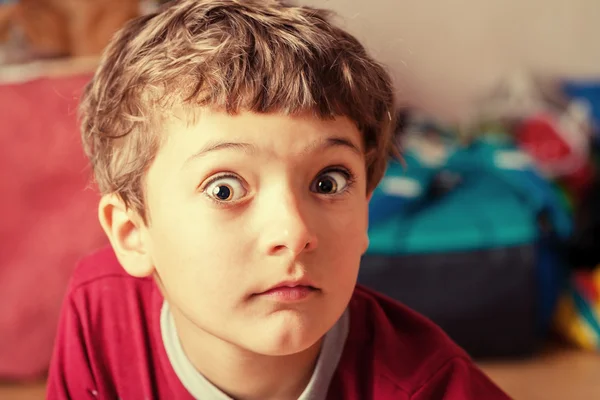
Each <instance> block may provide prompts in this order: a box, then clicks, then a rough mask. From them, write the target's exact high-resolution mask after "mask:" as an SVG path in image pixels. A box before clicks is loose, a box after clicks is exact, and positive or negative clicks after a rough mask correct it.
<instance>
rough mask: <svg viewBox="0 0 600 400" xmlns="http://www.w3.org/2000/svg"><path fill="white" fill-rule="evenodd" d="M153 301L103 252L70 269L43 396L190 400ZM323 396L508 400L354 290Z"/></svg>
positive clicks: (435, 340)
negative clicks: (344, 335)
mask: <svg viewBox="0 0 600 400" xmlns="http://www.w3.org/2000/svg"><path fill="white" fill-rule="evenodd" d="M162 304H163V297H162V295H161V293H160V291H159V290H158V288H157V286H156V285H155V283H154V281H153V280H152V279H150V278H148V279H140V278H133V277H131V276H129V275H127V274H126V272H125V271H124V270H123V269H122V268H121V266H120V265H119V263H118V261H117V259H116V257H115V255H114V253H113V252H112V250H111V249H104V250H101V251H99V252H97V253H95V254H93V255H91V256H89V257H88V258H86V259H84V260H83V261H82V262H81V263H80V265H79V266H78V268H77V270H76V272H75V275H74V277H73V279H72V282H71V286H70V289H69V292H68V294H67V297H66V299H65V303H64V305H63V310H62V315H61V320H60V325H59V331H58V337H57V340H56V346H55V350H54V356H53V360H52V365H51V368H50V376H49V383H48V397H47V398H48V399H60V400H65V399H75V400H84V399H111V400H112V399H125V400H130V399H168V400H179V399H184V400H193V398H192V396H191V395H190V394H189V393H188V392H187V390H186V389H185V388H184V387H183V385H182V383H181V382H180V381H179V379H178V378H177V375H176V374H175V372H174V370H173V368H172V367H171V364H170V362H169V359H168V356H167V354H166V351H165V348H164V345H163V342H162V338H161V331H160V321H159V319H160V313H161V307H162ZM349 310H350V330H349V333H348V337H347V340H346V344H345V347H344V350H343V353H342V357H341V359H340V362H339V364H338V367H337V370H336V372H335V374H334V376H333V378H332V380H331V383H330V387H329V392H328V393H329V394H328V399H347V400H359V399H360V400H368V399H375V400H388V399H389V400H392V399H393V400H401V399H412V400H425V399H427V400H433V399H446V400H469V399H477V400H480V399H485V400H496V399H498V400H500V399H508V397H507V396H506V395H505V394H504V393H502V391H501V390H500V389H498V387H496V386H495V385H494V384H493V383H492V382H491V381H490V380H489V379H488V378H487V377H486V376H485V375H484V374H483V373H482V372H481V371H480V370H479V369H478V368H477V367H476V366H475V365H474V364H473V362H472V361H471V360H470V359H469V357H468V356H467V355H466V354H465V352H464V351H463V350H462V349H460V348H459V347H458V346H457V345H455V344H454V343H453V342H452V341H451V340H450V339H449V338H448V337H447V336H446V335H445V334H444V333H443V332H442V331H441V330H440V328H438V327H437V326H435V325H434V324H433V323H431V322H430V321H428V320H427V319H425V318H424V317H422V316H420V315H418V314H417V313H415V312H414V311H411V310H410V309H408V308H406V307H404V306H403V305H401V304H399V303H397V302H395V301H394V300H391V299H389V298H386V297H384V296H382V295H380V294H377V293H375V292H373V291H370V290H368V289H366V288H364V287H361V286H357V288H356V290H355V292H354V294H353V297H352V300H351V301H350V304H349Z"/></svg>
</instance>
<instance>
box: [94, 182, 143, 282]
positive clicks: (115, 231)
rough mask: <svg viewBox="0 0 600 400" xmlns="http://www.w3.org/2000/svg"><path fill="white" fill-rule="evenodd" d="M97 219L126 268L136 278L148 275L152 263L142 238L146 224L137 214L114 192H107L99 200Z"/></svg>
mask: <svg viewBox="0 0 600 400" xmlns="http://www.w3.org/2000/svg"><path fill="white" fill-rule="evenodd" d="M98 218H99V219H100V225H102V229H104V232H105V233H106V236H108V240H109V241H110V244H111V245H112V248H113V250H114V251H115V254H116V255H117V258H118V260H119V262H120V263H121V265H122V266H123V268H124V269H125V271H127V273H128V274H129V275H132V276H135V277H139V278H142V277H146V276H150V275H151V274H152V273H153V272H154V263H153V262H152V257H151V256H150V252H149V251H148V250H149V248H148V243H146V240H145V238H146V237H147V235H145V234H144V233H145V229H146V225H145V224H144V221H143V220H142V218H141V217H140V215H139V214H138V213H136V212H135V211H133V210H131V209H128V208H127V207H126V206H125V203H123V200H121V198H120V197H119V196H117V195H116V194H108V195H105V196H103V197H102V199H101V200H100V205H99V206H98Z"/></svg>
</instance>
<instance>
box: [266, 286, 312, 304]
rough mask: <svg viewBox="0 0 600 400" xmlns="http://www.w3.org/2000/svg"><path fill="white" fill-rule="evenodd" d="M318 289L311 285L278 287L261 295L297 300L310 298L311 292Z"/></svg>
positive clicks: (277, 298) (284, 299)
mask: <svg viewBox="0 0 600 400" xmlns="http://www.w3.org/2000/svg"><path fill="white" fill-rule="evenodd" d="M316 290H317V289H314V288H312V287H309V286H294V287H278V288H275V289H271V290H267V291H266V292H263V293H260V294H259V295H260V296H262V297H268V298H270V299H273V300H277V301H284V302H295V301H301V300H304V299H306V298H308V297H309V296H310V295H311V294H313V293H314V292H316Z"/></svg>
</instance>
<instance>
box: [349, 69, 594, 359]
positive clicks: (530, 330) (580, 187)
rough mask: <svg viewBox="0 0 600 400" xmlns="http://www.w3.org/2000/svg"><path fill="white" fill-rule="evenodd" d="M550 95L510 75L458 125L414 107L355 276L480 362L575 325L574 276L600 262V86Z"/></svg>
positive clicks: (530, 347) (571, 86)
mask: <svg viewBox="0 0 600 400" xmlns="http://www.w3.org/2000/svg"><path fill="white" fill-rule="evenodd" d="M545 87H547V86H545ZM552 87H553V88H554V89H555V90H554V91H553V92H548V90H546V89H544V90H543V86H542V85H540V84H538V83H537V82H536V81H535V80H533V79H531V78H529V77H527V76H524V75H518V76H516V77H512V78H511V79H509V80H508V81H507V82H506V83H504V84H503V85H501V86H500V87H499V88H498V90H497V91H495V92H494V93H492V94H491V95H490V96H489V97H488V98H487V99H485V100H484V101H481V102H480V106H479V108H478V109H477V110H476V112H474V115H475V117H474V118H473V120H472V121H469V123H468V124H463V125H461V126H452V125H449V124H442V123H440V122H439V121H435V120H434V119H432V118H431V117H430V116H428V115H424V114H423V113H422V112H416V111H414V110H409V111H405V112H404V113H403V115H402V117H401V118H400V121H401V124H400V126H399V129H398V140H399V141H400V146H401V148H402V150H403V158H402V160H392V162H391V163H390V165H389V168H388V170H387V172H386V175H385V177H384V179H383V180H382V182H381V183H380V185H379V186H378V187H377V188H376V190H375V192H374V194H373V198H372V201H371V204H370V228H369V230H370V232H369V235H370V240H371V245H370V247H369V250H368V252H367V254H366V255H365V256H364V258H363V265H362V268H361V272H360V276H359V281H361V283H363V284H365V285H368V286H371V287H374V288H376V289H378V290H380V291H382V292H384V293H387V294H388V295H390V296H392V297H394V298H396V299H398V300H400V301H402V302H404V303H405V304H407V305H409V306H411V307H413V308H414V309H416V310H417V311H420V312H421V313H423V314H425V315H426V316H428V317H430V318H431V319H432V320H434V321H435V322H436V323H438V324H439V325H441V326H442V328H444V329H445V330H446V332H447V333H448V334H449V335H450V336H451V337H452V338H453V339H454V340H455V341H457V342H458V343H459V344H460V345H462V346H463V347H464V348H465V349H466V350H467V351H468V352H470V353H471V355H472V356H474V357H478V358H487V357H499V356H522V355H527V354H533V353H535V352H536V351H537V349H538V347H539V346H540V345H542V344H543V343H544V339H545V337H546V336H547V335H548V333H549V332H550V331H551V329H552V328H554V327H556V326H563V327H564V326H565V324H567V325H568V323H569V322H567V321H566V320H565V317H564V315H566V314H568V313H566V314H565V312H564V309H565V306H561V304H562V303H563V302H564V301H565V300H564V299H565V296H567V295H566V293H568V287H569V282H571V280H572V278H571V277H572V275H573V274H574V273H575V271H576V270H577V269H578V268H581V267H583V266H584V265H585V266H587V267H588V268H589V267H591V266H595V265H597V264H600V246H597V243H598V239H599V238H600V237H599V236H598V235H596V234H595V233H596V231H600V202H598V201H595V200H593V199H595V198H597V197H598V195H599V194H600V186H599V183H600V180H599V179H598V178H596V176H597V175H598V174H597V167H596V163H595V161H594V160H595V154H596V152H597V151H596V148H597V147H600V146H597V145H598V143H600V129H599V128H600V116H599V114H598V107H599V105H600V101H599V99H598V93H600V82H566V81H564V82H560V83H559V84H558V85H557V84H556V82H555V83H554V85H553V86H552ZM556 88H558V90H556ZM596 200H597V199H596ZM584 260H585V261H584ZM567 297H568V296H567ZM596 301H597V300H596ZM572 303H573V302H571V304H572ZM596 304H598V302H597V303H596ZM561 307H562V308H561ZM559 308H561V309H562V310H563V312H562V314H561V313H559V311H558V309H559ZM597 308H598V307H597ZM559 314H560V315H562V316H563V317H562V318H561V321H562V325H561V324H558V323H557V320H558V319H559V318H558V317H557V315H559ZM575 314H576V315H577V312H575ZM571 315H573V312H572V313H571ZM596 317H597V315H596ZM592 325H593V323H592ZM562 331H564V329H563V330H562ZM599 335H600V330H598V331H597V332H596V336H599ZM597 342H600V340H598V341H597Z"/></svg>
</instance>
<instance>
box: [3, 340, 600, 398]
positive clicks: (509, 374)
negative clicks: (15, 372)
mask: <svg viewBox="0 0 600 400" xmlns="http://www.w3.org/2000/svg"><path fill="white" fill-rule="evenodd" d="M481 367H482V368H483V370H484V371H485V372H486V373H487V374H488V375H489V376H490V377H491V378H492V379H493V380H494V381H495V382H496V383H497V384H498V385H499V386H500V387H501V388H502V389H504V390H505V391H506V393H508V394H509V395H510V396H511V397H512V398H514V399H517V400H565V399H569V400H591V399H600V353H586V352H583V351H579V350H575V349H570V348H566V347H564V346H558V345H553V346H551V347H550V348H549V349H548V350H546V351H545V352H543V353H542V354H540V355H539V356H538V357H536V358H535V359H532V360H525V361H510V362H492V363H485V364H481ZM0 399H2V400H42V399H44V383H43V382H35V383H32V384H29V385H11V384H0Z"/></svg>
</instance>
